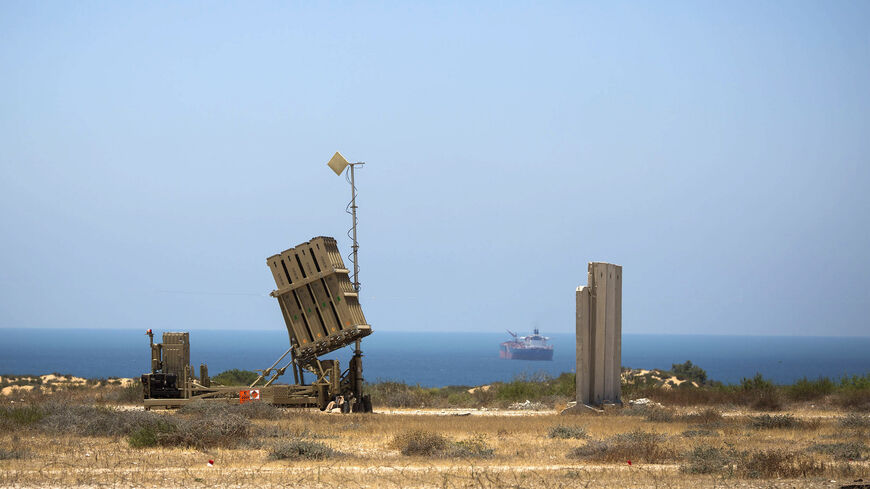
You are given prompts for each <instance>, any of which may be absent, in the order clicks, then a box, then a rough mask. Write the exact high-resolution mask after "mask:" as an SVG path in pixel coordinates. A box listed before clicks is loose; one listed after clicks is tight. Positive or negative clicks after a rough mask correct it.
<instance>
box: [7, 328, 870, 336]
mask: <svg viewBox="0 0 870 489" xmlns="http://www.w3.org/2000/svg"><path fill="white" fill-rule="evenodd" d="M11 329H15V330H71V331H72V330H93V331H126V330H129V331H136V330H137V329H138V328H117V327H115V328H112V327H50V326H36V327H25V326H0V330H11ZM152 329H153V328H152ZM164 331H173V329H171V328H170V329H166V330H164ZM185 331H237V332H245V331H250V332H254V331H257V332H260V331H276V332H284V331H283V330H281V329H277V330H276V329H273V328H198V327H194V328H187V329H186V330H185ZM376 331H380V332H383V333H411V334H424V333H429V334H456V333H486V334H501V333H498V332H495V331H481V330H472V331H469V330H427V331H419V330H406V329H386V330H376ZM374 332H375V331H373V333H374ZM548 334H551V335H571V334H574V333H573V332H563V331H560V332H555V333H548ZM644 335H648V336H718V337H747V336H748V337H758V338H762V337H776V338H870V334H868V335H848V334H845V335H840V334H828V335H822V334H775V333H768V334H751V333H745V334H729V333H623V336H644Z"/></svg>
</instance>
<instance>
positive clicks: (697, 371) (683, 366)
mask: <svg viewBox="0 0 870 489" xmlns="http://www.w3.org/2000/svg"><path fill="white" fill-rule="evenodd" d="M671 372H673V373H674V375H676V377H677V378H678V379H680V380H688V381H691V382H696V383H697V384H698V385H703V384H704V383H706V382H707V372H705V371H704V369H702V368H701V367H699V366H697V365H693V364H692V362H691V361H689V360H686V363H675V364H673V365H671Z"/></svg>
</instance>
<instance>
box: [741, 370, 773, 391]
mask: <svg viewBox="0 0 870 489" xmlns="http://www.w3.org/2000/svg"><path fill="white" fill-rule="evenodd" d="M775 387H776V386H774V385H773V382H771V381H769V380H767V379H765V378H764V377H763V376H762V375H761V374H760V373H756V374H755V377H752V378H751V379H750V378H746V377H744V378H742V379H741V380H740V388H741V389H742V390H744V391H767V390H772V389H774V388H775Z"/></svg>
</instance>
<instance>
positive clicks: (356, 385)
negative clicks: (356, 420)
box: [350, 340, 363, 399]
mask: <svg viewBox="0 0 870 489" xmlns="http://www.w3.org/2000/svg"><path fill="white" fill-rule="evenodd" d="M350 365H351V369H352V371H353V395H354V397H355V398H357V399H362V387H363V386H362V384H363V376H362V351H361V350H360V340H356V348H354V351H353V358H351V359H350Z"/></svg>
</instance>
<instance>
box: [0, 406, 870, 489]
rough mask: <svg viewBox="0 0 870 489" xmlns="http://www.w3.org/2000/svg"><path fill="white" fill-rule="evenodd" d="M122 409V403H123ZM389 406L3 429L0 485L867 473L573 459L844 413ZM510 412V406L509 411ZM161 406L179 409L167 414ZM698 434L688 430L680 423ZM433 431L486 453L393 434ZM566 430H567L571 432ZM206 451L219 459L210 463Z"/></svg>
mask: <svg viewBox="0 0 870 489" xmlns="http://www.w3.org/2000/svg"><path fill="white" fill-rule="evenodd" d="M128 409H129V408H128ZM466 412H468V413H469V414H468V415H463V416H459V415H456V414H464V413H446V414H444V413H443V412H442V411H431V412H428V413H427V412H426V411H420V410H414V411H410V410H409V411H402V410H392V411H391V412H390V413H389V414H377V413H375V414H370V415H366V414H350V415H339V414H324V413H320V412H316V411H300V410H284V411H283V412H282V415H281V418H280V419H276V420H254V421H253V423H254V426H255V429H254V430H253V432H254V434H253V435H252V436H251V437H249V438H246V439H244V440H239V444H238V445H237V446H235V447H233V448H214V449H208V450H196V449H192V448H178V447H156V448H132V447H131V446H130V445H129V443H128V442H127V440H126V438H123V437H119V438H101V437H82V436H71V435H61V436H52V435H49V434H46V433H44V432H40V431H39V430H33V429H21V430H7V431H5V432H0V447H12V448H14V449H15V450H19V453H22V454H23V455H22V456H20V457H18V458H14V457H13V458H9V459H6V460H0V487H31V486H33V487H37V486H39V487H98V486H99V487H294V488H296V487H306V488H307V487H310V488H333V487H360V488H362V487H371V488H406V487H432V488H436V487H437V488H496V487H514V488H529V489H534V488H573V487H614V488H616V487H619V488H622V487H634V488H654V487H672V488H684V487H685V488H689V487H691V488H695V487H741V488H745V487H783V488H784V487H789V488H791V487H839V485H841V484H844V483H846V482H849V481H851V480H853V479H855V478H857V477H861V476H864V477H866V476H868V475H870V466H868V462H866V461H844V460H836V459H833V458H831V457H830V456H828V455H826V454H814V455H806V456H808V457H809V456H811V457H813V459H812V460H815V461H818V463H819V464H821V465H820V466H823V469H821V470H820V471H816V472H814V473H813V474H812V475H811V476H808V477H797V478H795V477H791V478H776V477H760V478H747V477H745V476H743V475H740V474H736V473H734V474H729V473H727V471H726V472H724V473H723V472H719V473H713V474H694V473H687V472H685V469H684V470H681V465H682V464H683V463H684V460H683V459H682V458H680V457H681V456H678V455H674V458H673V459H672V460H665V461H659V462H657V463H648V462H646V461H645V460H644V459H643V454H642V453H638V457H637V458H635V459H634V460H631V464H629V460H628V459H626V460H611V461H601V460H595V459H578V458H576V457H572V456H571V454H572V453H573V452H574V451H575V450H576V449H578V448H580V447H584V446H587V445H590V444H594V443H606V441H607V440H612V439H614V438H615V437H618V436H619V435H624V434H626V433H631V432H643V433H652V434H658V435H661V437H660V439H661V440H662V441H661V448H662V449H663V453H672V454H684V453H687V452H691V451H692V450H694V449H695V448H698V447H701V448H705V447H717V448H719V449H727V448H729V447H730V448H736V449H739V450H742V451H766V450H767V451H770V450H782V451H786V452H788V453H801V454H809V453H811V452H809V451H808V448H809V447H810V446H812V445H814V444H818V443H821V442H832V441H838V440H851V441H857V442H860V443H864V442H866V441H867V433H866V432H865V431H860V432H844V431H843V428H842V426H841V425H840V424H839V423H838V420H839V419H840V418H841V416H842V413H838V412H824V413H819V412H814V411H810V412H796V413H792V414H793V415H794V416H795V418H796V419H799V420H804V421H808V422H807V423H805V424H803V425H801V426H800V427H796V428H787V429H783V428H776V429H763V430H762V429H758V428H755V427H753V426H752V422H751V420H752V418H750V417H749V416H750V415H757V414H758V413H754V414H753V413H742V412H741V413H737V412H733V413H729V412H725V413H724V414H725V416H724V417H723V418H721V419H719V420H718V421H715V422H712V423H708V424H707V425H703V424H702V425H698V424H697V420H694V421H693V420H692V419H693V418H691V417H687V416H686V415H689V414H692V413H693V410H692V409H685V410H682V411H678V412H676V411H675V414H676V418H675V420H673V421H668V422H656V421H649V420H647V419H646V418H645V417H644V416H639V415H629V414H628V410H615V411H612V412H608V413H606V414H595V413H591V412H590V413H589V414H586V415H578V416H559V415H557V414H554V413H553V412H547V413H543V414H541V413H522V414H521V415H516V414H517V413H510V414H511V415H501V414H500V413H498V412H491V411H490V412H485V414H486V415H480V414H482V413H479V412H476V411H466ZM505 414H507V413H505ZM163 415H164V416H169V417H172V416H177V414H176V413H173V412H164V413H163ZM555 426H562V427H567V428H583V430H585V433H586V436H585V437H580V438H555V437H550V436H549V435H548V433H549V432H550V430H551V429H552V428H553V427H555ZM692 430H695V431H697V432H700V433H701V434H700V435H697V436H694V435H693V436H687V435H685V433H686V432H687V431H692ZM415 431H422V432H427V433H434V434H437V435H440V436H442V437H444V438H445V439H447V440H449V441H450V442H451V443H452V442H463V441H467V440H472V439H474V440H477V441H478V442H480V441H482V442H483V443H484V444H485V445H486V446H487V447H489V448H491V449H492V456H489V457H473V456H472V457H458V456H455V457H450V456H447V457H444V456H405V455H402V454H401V453H400V448H399V447H397V446H396V443H395V440H396V439H397V437H399V436H400V435H402V434H404V433H408V432H415ZM568 431H570V430H568ZM286 439H304V440H310V441H312V442H316V443H320V444H323V445H326V446H328V447H329V448H331V449H333V450H334V451H335V452H338V454H336V455H333V456H331V457H328V458H326V459H324V460H273V459H271V458H270V457H269V453H270V450H271V449H272V447H273V446H274V445H275V444H276V443H279V442H281V441H282V440H286ZM209 460H213V461H214V466H209V465H208V461H209Z"/></svg>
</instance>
